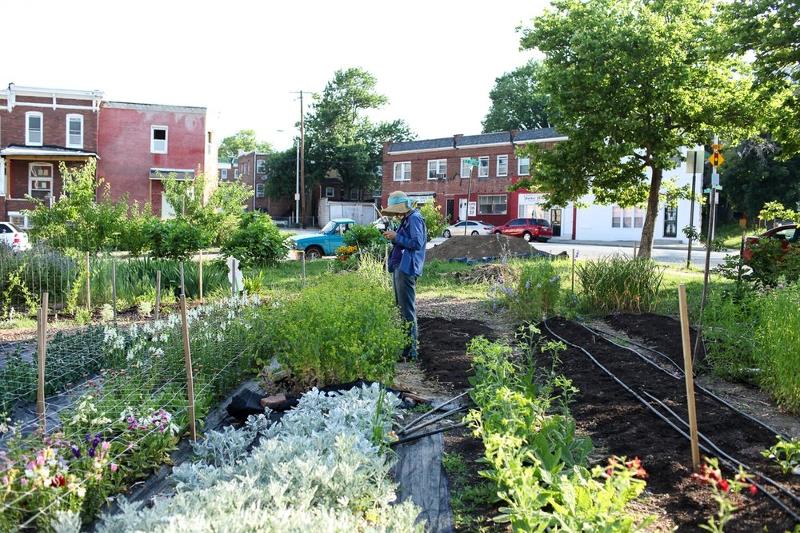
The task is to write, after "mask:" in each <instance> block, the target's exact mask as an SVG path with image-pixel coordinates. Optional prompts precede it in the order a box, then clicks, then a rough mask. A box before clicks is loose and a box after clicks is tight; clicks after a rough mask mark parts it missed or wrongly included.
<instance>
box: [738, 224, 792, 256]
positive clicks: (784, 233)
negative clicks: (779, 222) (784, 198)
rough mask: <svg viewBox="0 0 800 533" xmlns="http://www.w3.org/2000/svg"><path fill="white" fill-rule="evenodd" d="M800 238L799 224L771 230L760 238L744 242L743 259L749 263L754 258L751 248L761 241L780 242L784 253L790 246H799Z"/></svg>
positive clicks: (751, 238)
mask: <svg viewBox="0 0 800 533" xmlns="http://www.w3.org/2000/svg"><path fill="white" fill-rule="evenodd" d="M799 238H800V231H797V224H786V225H783V226H777V227H774V228H772V229H771V230H769V231H766V232H764V233H762V234H761V235H759V236H758V237H747V239H745V241H744V250H743V251H742V259H744V261H745V262H748V261H750V260H751V259H752V258H753V250H752V248H751V246H752V245H753V244H754V243H757V242H758V241H760V240H761V239H776V240H779V241H780V243H781V247H782V248H783V250H784V251H786V250H788V249H789V245H791V244H797V243H798V239H799Z"/></svg>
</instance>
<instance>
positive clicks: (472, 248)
mask: <svg viewBox="0 0 800 533" xmlns="http://www.w3.org/2000/svg"><path fill="white" fill-rule="evenodd" d="M533 255H547V256H549V255H550V254H547V253H545V252H540V251H537V250H536V249H535V248H533V247H532V246H531V245H530V244H528V243H527V242H526V241H525V240H524V239H520V238H514V237H506V236H505V235H454V236H452V237H450V238H449V239H447V240H446V241H444V242H443V243H441V244H437V245H436V246H434V247H433V249H432V250H428V251H427V252H426V259H440V260H443V261H449V260H451V259H464V258H466V259H472V260H480V259H483V258H487V257H529V256H533Z"/></svg>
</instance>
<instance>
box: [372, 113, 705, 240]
mask: <svg viewBox="0 0 800 533" xmlns="http://www.w3.org/2000/svg"><path fill="white" fill-rule="evenodd" d="M566 139H567V138H566V137H564V136H562V135H560V134H559V133H558V132H557V131H556V130H555V129H553V128H542V129H537V130H523V131H506V132H496V133H485V134H480V135H454V136H452V137H442V138H437V139H426V140H416V141H407V142H396V143H386V144H384V148H383V179H382V188H383V196H382V198H381V203H382V205H386V199H387V197H388V195H389V193H391V192H392V191H394V190H402V191H405V192H406V193H408V194H409V195H410V196H412V197H415V198H416V199H417V201H418V202H419V203H424V202H427V201H431V200H435V201H436V203H437V204H438V205H439V208H440V209H441V210H442V212H443V213H444V214H445V216H446V217H447V218H448V219H449V220H450V221H451V222H455V221H458V220H464V219H466V218H470V219H472V220H481V221H484V222H487V223H489V224H493V225H500V224H504V223H506V222H508V221H509V220H512V219H514V218H543V219H546V220H547V221H549V222H550V224H551V225H552V227H553V235H554V238H555V239H556V240H558V239H572V240H578V239H580V240H602V241H613V240H631V241H634V240H638V239H639V238H640V236H641V228H642V225H643V222H644V213H645V211H644V209H641V208H638V207H626V208H622V207H620V206H616V205H600V204H597V203H596V202H595V201H594V197H593V196H591V195H587V196H585V197H583V198H581V199H580V201H579V202H577V204H576V203H572V202H570V203H569V204H567V205H565V206H556V207H553V208H545V207H544V206H543V204H544V203H545V201H546V198H545V196H544V195H543V194H540V193H537V191H524V190H523V191H514V192H510V191H509V190H508V189H509V186H510V185H512V184H513V183H515V182H517V181H518V180H519V179H520V178H524V177H527V176H530V174H531V172H532V169H531V162H530V160H529V159H528V158H526V157H520V156H518V155H517V148H519V147H522V146H526V145H529V144H530V143H536V144H538V145H540V146H541V147H542V148H544V149H550V148H552V147H553V146H555V145H556V143H558V142H562V141H565V140H566ZM690 153H691V150H686V149H683V150H682V156H684V157H686V156H687V155H689V154H690ZM471 160H477V163H478V164H477V166H473V165H472V163H473V161H471ZM664 178H665V179H674V180H676V182H677V184H678V185H679V186H683V185H690V184H691V182H692V179H694V180H695V186H696V190H701V189H702V171H701V172H699V173H696V174H693V173H691V169H689V168H687V165H679V166H678V167H677V168H675V169H673V170H670V171H665V173H664ZM689 211H690V209H689V201H688V200H679V201H678V205H677V206H676V207H669V206H666V205H664V206H660V207H659V214H658V216H657V218H656V231H655V235H654V237H655V238H656V239H658V240H660V241H665V242H683V235H682V234H681V232H680V231H679V229H680V228H683V227H685V226H688V225H689V224H690V222H689ZM695 224H699V220H698V221H696V222H695Z"/></svg>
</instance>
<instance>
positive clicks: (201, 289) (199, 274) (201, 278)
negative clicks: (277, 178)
mask: <svg viewBox="0 0 800 533" xmlns="http://www.w3.org/2000/svg"><path fill="white" fill-rule="evenodd" d="M254 198H255V197H254ZM197 270H198V276H197V277H198V280H197V281H198V283H199V284H200V303H203V250H200V264H199V265H198V268H197Z"/></svg>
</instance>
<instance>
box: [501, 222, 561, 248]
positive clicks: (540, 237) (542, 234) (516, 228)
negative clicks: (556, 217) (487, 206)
mask: <svg viewBox="0 0 800 533" xmlns="http://www.w3.org/2000/svg"><path fill="white" fill-rule="evenodd" d="M494 232H495V234H498V233H502V234H503V235H508V236H509V237H522V238H523V239H525V240H526V241H529V242H530V241H533V240H536V241H540V242H547V241H548V240H550V238H551V237H552V236H553V228H551V227H550V223H549V222H548V221H546V220H545V219H543V218H515V219H514V220H509V221H508V222H506V223H505V224H503V225H502V226H497V227H496V228H494Z"/></svg>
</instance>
